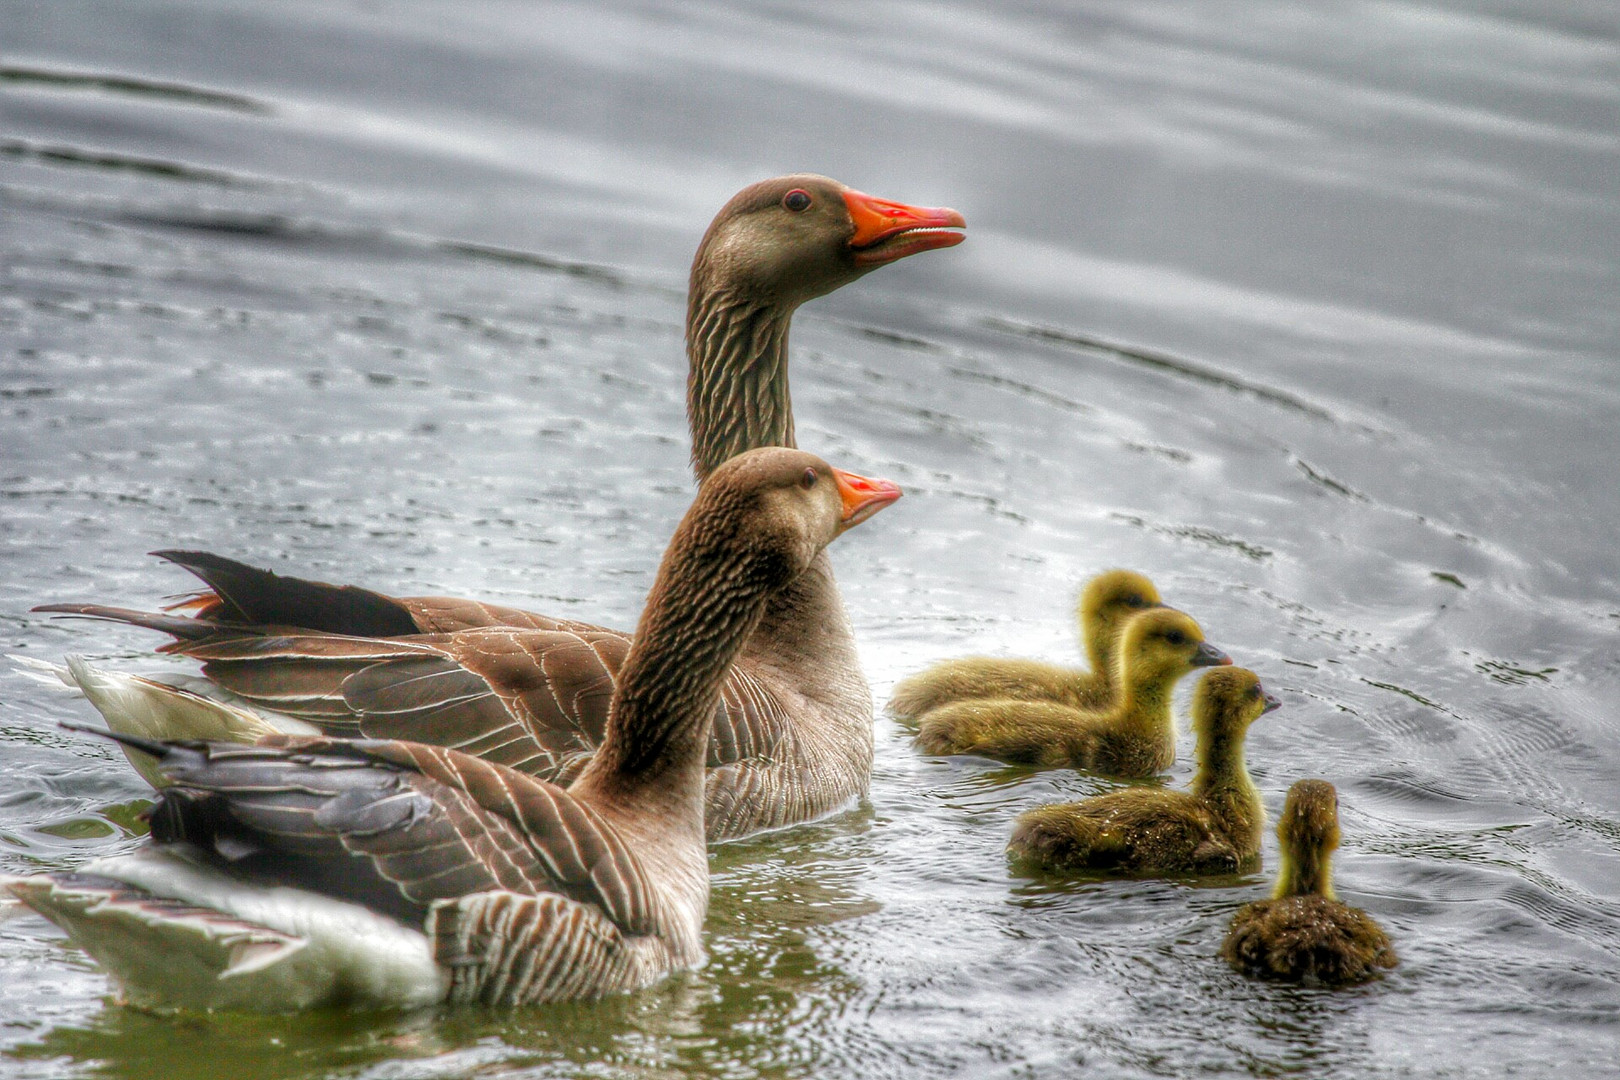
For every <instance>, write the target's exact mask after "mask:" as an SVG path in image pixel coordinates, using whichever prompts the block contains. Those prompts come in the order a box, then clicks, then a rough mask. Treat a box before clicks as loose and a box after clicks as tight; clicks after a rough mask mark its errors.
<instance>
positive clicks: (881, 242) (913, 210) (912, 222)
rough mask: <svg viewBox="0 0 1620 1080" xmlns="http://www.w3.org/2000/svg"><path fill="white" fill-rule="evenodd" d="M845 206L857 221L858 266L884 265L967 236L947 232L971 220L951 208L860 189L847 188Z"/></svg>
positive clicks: (854, 238) (852, 239)
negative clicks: (912, 203) (896, 199)
mask: <svg viewBox="0 0 1620 1080" xmlns="http://www.w3.org/2000/svg"><path fill="white" fill-rule="evenodd" d="M844 205H845V206H847V207H848V208H849V216H850V219H851V220H853V221H854V222H855V235H854V236H851V237H850V238H849V246H850V248H851V250H853V251H854V253H855V265H856V266H882V265H883V264H885V263H892V262H894V261H896V260H897V259H903V258H905V257H906V256H907V255H915V254H917V253H918V252H919V251H932V250H933V249H934V248H943V247H952V246H954V245H956V244H960V243H961V242H962V241H963V240H965V239H967V237H965V236H963V235H962V234H961V233H959V232H946V231H944V230H947V229H965V228H967V219H966V218H964V217H963V216H962V215H961V214H959V213H957V212H956V211H955V210H952V209H950V208H948V207H944V206H907V205H906V204H905V203H899V202H891V201H890V200H888V199H879V198H877V197H875V196H872V195H866V194H863V193H861V192H859V191H845V192H844Z"/></svg>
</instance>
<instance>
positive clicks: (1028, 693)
mask: <svg viewBox="0 0 1620 1080" xmlns="http://www.w3.org/2000/svg"><path fill="white" fill-rule="evenodd" d="M1162 604H1163V601H1161V600H1160V599H1159V590H1158V589H1156V588H1154V587H1153V582H1151V581H1149V580H1148V579H1147V578H1146V577H1144V576H1142V575H1141V574H1138V573H1135V572H1134V571H1131V570H1108V571H1105V572H1104V573H1101V574H1098V575H1097V576H1096V577H1094V578H1092V579H1091V581H1089V582H1087V584H1086V587H1085V588H1084V589H1083V590H1081V593H1080V602H1079V604H1078V605H1076V608H1075V620H1076V621H1077V622H1078V623H1079V625H1080V637H1081V640H1082V641H1084V643H1085V647H1086V656H1087V657H1088V658H1089V659H1090V661H1091V670H1090V671H1079V670H1076V669H1075V668H1069V667H1059V666H1058V665H1056V664H1044V663H1041V662H1040V661H1038V660H1020V659H1010V658H1006V657H995V656H964V657H960V658H958V659H955V660H945V661H943V662H941V663H938V664H935V665H934V666H933V667H931V668H928V669H927V670H926V671H919V672H918V673H917V674H915V675H911V676H908V677H907V678H904V679H902V680H900V682H898V683H897V684H895V688H894V692H893V693H892V694H891V695H890V696H889V705H888V711H889V714H890V715H891V716H893V717H894V718H895V719H897V720H900V721H902V722H911V723H915V722H916V721H917V720H919V719H921V717H922V715H923V714H924V713H926V712H928V711H930V710H931V709H937V708H939V707H940V706H941V705H945V704H949V703H950V702H953V701H963V700H966V699H970V698H1004V699H1008V700H1012V701H1055V702H1057V703H1058V704H1060V705H1068V706H1070V707H1071V708H1075V709H1103V708H1107V707H1108V706H1109V705H1112V704H1113V703H1114V695H1115V686H1114V647H1115V645H1116V644H1117V643H1118V641H1119V635H1120V631H1121V630H1122V629H1123V628H1124V624H1125V620H1126V619H1127V618H1129V617H1130V616H1131V615H1134V614H1135V613H1136V612H1138V611H1143V610H1145V609H1147V608H1155V607H1160V606H1162Z"/></svg>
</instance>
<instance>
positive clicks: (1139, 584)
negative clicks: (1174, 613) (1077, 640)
mask: <svg viewBox="0 0 1620 1080" xmlns="http://www.w3.org/2000/svg"><path fill="white" fill-rule="evenodd" d="M1163 606H1164V601H1162V600H1160V599H1159V590H1158V589H1156V588H1154V587H1153V582H1151V581H1149V580H1148V579H1147V578H1146V577H1143V576H1142V575H1141V574H1138V573H1136V572H1135V571H1134V570H1108V571H1105V572H1103V573H1101V574H1098V575H1097V576H1096V577H1094V578H1092V579H1091V580H1090V581H1089V582H1087V583H1086V587H1085V588H1084V589H1083V590H1081V592H1080V603H1079V605H1078V607H1077V609H1076V611H1075V617H1076V618H1077V619H1078V620H1079V621H1080V630H1081V633H1082V634H1083V635H1084V636H1085V639H1086V648H1087V649H1088V650H1089V651H1090V653H1091V661H1092V665H1093V670H1096V671H1099V672H1100V671H1106V670H1108V668H1109V666H1110V661H1111V659H1112V649H1113V646H1114V643H1115V642H1117V641H1118V640H1119V635H1120V631H1121V630H1122V629H1123V628H1124V625H1125V620H1127V619H1129V618H1130V617H1131V616H1132V615H1135V614H1136V613H1137V612H1139V611H1146V610H1148V609H1149V608H1156V607H1163Z"/></svg>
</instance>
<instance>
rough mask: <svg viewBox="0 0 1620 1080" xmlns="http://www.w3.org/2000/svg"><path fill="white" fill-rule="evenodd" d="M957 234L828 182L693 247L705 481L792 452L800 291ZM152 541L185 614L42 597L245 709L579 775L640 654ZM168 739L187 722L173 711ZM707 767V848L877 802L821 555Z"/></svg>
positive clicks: (554, 775)
mask: <svg viewBox="0 0 1620 1080" xmlns="http://www.w3.org/2000/svg"><path fill="white" fill-rule="evenodd" d="M962 226H963V219H962V215H960V214H958V213H957V212H956V211H954V210H948V209H930V208H924V207H914V206H907V205H905V204H902V203H896V202H890V201H888V200H885V199H878V198H874V197H872V196H869V195H864V194H862V193H860V192H857V191H853V190H851V189H849V188H847V187H845V186H844V185H842V184H840V183H838V182H837V181H835V180H830V179H827V178H826V177H821V176H810V175H798V176H785V177H779V178H777V179H775V180H766V181H763V182H761V183H757V184H754V185H752V186H750V187H747V188H744V189H743V190H742V191H741V192H739V193H738V194H737V195H736V196H735V197H733V198H732V199H731V201H730V202H728V203H727V204H726V206H725V207H724V208H723V209H722V210H721V211H720V213H719V214H718V215H717V216H716V217H715V219H714V222H713V223H712V224H711V225H710V226H709V229H708V231H707V233H706V234H705V235H704V237H703V240H702V242H701V243H700V244H699V246H698V250H697V255H696V256H695V258H694V259H693V262H692V277H691V290H690V293H689V296H688V300H687V352H688V357H689V361H690V374H689V376H688V381H687V418H688V421H689V423H690V426H691V430H692V462H693V466H694V469H695V471H696V473H697V475H698V478H699V479H700V480H701V479H702V478H703V477H704V476H706V475H707V474H708V473H709V472H711V471H712V470H713V469H714V468H715V467H716V466H718V465H719V464H720V463H721V462H722V461H724V460H726V459H727V458H729V457H730V456H732V455H733V454H736V453H739V452H741V451H743V450H747V449H750V448H752V447H757V446H793V445H794V439H793V412H792V408H791V404H790V401H789V396H788V378H787V359H788V354H787V337H788V326H789V322H790V320H791V318H792V315H793V312H794V311H795V309H797V307H798V306H799V305H800V304H802V303H804V302H805V301H807V300H810V299H813V298H815V297H818V296H822V295H825V294H826V293H828V292H831V291H832V290H834V289H837V288H839V287H840V286H842V285H845V284H847V283H849V282H851V281H854V280H855V279H856V278H859V277H861V276H862V275H864V274H866V273H869V272H871V271H872V270H874V269H876V268H878V267H880V266H885V265H887V264H889V263H892V262H895V261H896V260H898V259H902V258H905V257H906V256H908V255H913V254H916V253H918V252H921V251H929V250H932V249H934V248H941V247H949V246H951V245H953V244H957V243H959V242H961V240H962V238H963V234H962V233H961V232H959V231H956V230H957V229H960V228H961V227H962ZM158 554H159V555H161V556H162V557H164V558H167V559H169V560H170V561H172V562H175V563H177V564H179V565H181V566H183V567H185V568H186V569H187V570H190V571H191V572H192V573H194V574H196V575H197V576H198V577H200V578H201V579H202V580H203V581H204V582H205V583H206V584H207V585H208V591H206V592H203V593H201V594H199V596H198V597H197V598H196V599H195V601H194V602H193V603H191V604H190V605H189V610H190V611H191V616H190V617H187V616H181V615H174V614H156V613H148V612H139V611H131V610H127V609H122V608H112V607H106V606H102V605H94V604H50V605H46V606H44V607H41V608H39V609H37V610H40V611H50V612H57V613H65V614H73V615H85V616H91V617H99V618H108V619H115V620H118V621H122V622H128V623H133V624H135V625H138V626H144V627H149V628H151V629H155V630H159V631H162V632H165V633H168V634H171V635H173V636H174V637H175V638H176V639H177V640H176V641H175V642H173V643H171V644H170V645H168V646H166V647H165V649H164V651H167V652H170V653H174V654H178V655H183V656H192V657H194V658H196V659H198V660H200V661H202V662H203V665H204V666H203V671H204V674H205V675H206V676H207V677H208V678H210V679H213V680H215V681H216V682H217V683H218V685H219V686H221V687H223V688H224V689H226V690H228V691H230V692H231V693H232V694H234V695H237V696H238V698H239V701H240V702H241V703H243V704H246V705H249V706H252V707H257V708H261V709H267V710H272V711H273V712H275V713H279V714H282V715H290V716H293V717H296V718H298V719H300V720H302V721H304V722H307V723H312V724H314V725H315V726H316V727H317V728H319V729H321V730H323V731H325V732H327V733H329V734H334V735H346V736H352V735H364V736H368V737H373V738H407V739H412V740H416V741H421V742H430V743H434V744H436V745H443V746H452V747H456V748H458V749H461V750H463V751H466V752H468V753H473V754H476V755H478V756H482V757H485V758H487V759H488V760H491V761H495V762H498V763H500V764H504V765H510V766H512V767H514V768H517V769H520V770H523V771H526V772H530V773H533V774H534V775H537V776H541V777H544V778H548V779H566V778H567V777H568V776H570V775H572V771H573V770H575V769H577V768H579V767H580V766H581V765H582V764H583V761H584V760H585V759H587V758H588V756H589V754H590V752H591V751H592V749H593V748H594V747H595V746H597V745H598V744H599V743H600V741H601V738H602V732H603V724H604V722H605V719H606V709H607V703H608V700H609V698H610V697H611V694H612V690H613V684H614V680H615V679H616V678H617V675H618V672H619V670H620V665H621V664H622V663H623V662H624V658H625V655H626V651H627V650H628V648H629V636H628V635H627V634H625V633H623V632H620V631H616V630H607V629H603V628H601V627H598V626H592V625H590V624H587V623H581V622H575V621H572V620H563V619H552V618H548V617H546V616H543V615H537V614H534V613H532V612H525V611H520V610H518V609H515V608H508V607H499V606H496V605H491V604H483V603H479V602H477V601H471V600H458V599H450V598H445V597H406V598H396V597H391V596H385V595H383V594H381V593H376V592H371V591H370V590H366V589H360V588H357V587H354V586H342V587H339V586H333V585H327V584H323V583H320V582H312V581H305V580H301V579H298V578H292V577H284V576H279V575H276V574H273V573H270V572H268V571H264V570H259V569H255V568H253V567H250V566H246V565H244V564H242V563H238V562H234V561H233V560H230V559H225V558H222V557H220V556H217V555H213V554H209V553H206V552H179V551H169V552H159V553H158ZM474 630H476V631H477V632H472V631H474ZM330 635H343V636H345V637H346V638H349V639H355V638H363V639H367V640H364V641H358V640H340V639H338V638H334V637H332V636H330ZM421 635H432V636H427V637H423V636H421ZM382 639H397V640H382ZM108 720H109V723H110V724H112V726H113V727H114V728H115V729H119V730H123V729H124V728H123V727H122V726H121V724H120V721H119V720H118V719H116V718H115V717H114V716H112V715H109V716H108ZM277 722H278V723H279V721H277ZM131 730H133V731H134V733H141V732H142V731H145V733H148V734H150V733H151V732H152V729H151V727H150V726H148V727H146V728H144V729H131ZM167 734H170V735H174V736H179V737H183V736H185V735H187V734H188V732H187V730H186V729H185V728H184V727H183V726H179V725H178V724H177V725H176V727H175V728H174V729H173V730H170V731H168V732H167ZM708 763H709V767H710V770H711V772H710V778H709V797H708V802H709V818H708V820H709V836H710V838H711V839H713V840H723V839H730V838H735V837H739V836H744V835H747V834H749V833H752V832H755V831H759V830H762V829H770V828H779V827H782V826H785V825H791V824H795V823H797V822H801V821H808V820H811V819H814V818H817V817H820V816H823V815H825V814H827V813H830V812H832V811H834V810H837V809H840V808H841V807H844V806H847V805H849V804H850V803H852V802H853V801H855V800H856V799H858V798H860V797H861V796H863V795H864V794H865V792H866V789H867V785H868V782H869V779H870V775H871V765H872V697H871V691H870V689H869V688H868V686H867V683H866V678H865V676H864V675H863V674H862V672H861V669H860V664H859V660H858V657H857V655H856V650H855V641H854V635H853V632H852V630H851V628H850V625H849V620H848V618H847V616H846V615H845V613H844V607H843V601H842V599H841V598H840V597H839V595H838V588H837V585H836V583H835V582H834V580H833V574H832V567H831V565H830V564H829V563H828V562H827V560H826V559H825V558H818V559H817V560H816V561H815V564H814V565H813V566H812V567H811V570H810V572H808V573H806V574H804V575H802V576H801V577H799V578H798V579H796V580H795V582H794V583H793V584H792V585H791V586H790V587H788V588H786V589H784V590H781V591H780V592H779V593H777V594H776V595H775V596H773V598H772V600H771V602H770V604H769V605H768V606H767V608H766V612H765V615H764V617H763V618H762V620H761V621H760V625H759V627H758V629H757V630H756V631H755V633H754V634H753V635H752V636H751V637H750V638H749V640H748V642H747V643H746V645H745V646H744V647H743V650H742V652H741V654H740V655H739V657H738V660H737V663H736V665H735V666H734V667H733V669H732V674H731V676H730V677H729V678H728V680H727V682H726V684H725V687H724V689H723V691H722V694H721V706H720V712H719V713H718V714H717V716H716V718H715V724H714V729H713V736H712V740H711V744H710V747H709V754H708Z"/></svg>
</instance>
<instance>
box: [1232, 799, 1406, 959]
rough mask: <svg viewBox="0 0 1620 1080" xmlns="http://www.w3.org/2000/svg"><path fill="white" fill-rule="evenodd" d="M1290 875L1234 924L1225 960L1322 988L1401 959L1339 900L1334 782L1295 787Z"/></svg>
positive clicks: (1287, 859) (1377, 929)
mask: <svg viewBox="0 0 1620 1080" xmlns="http://www.w3.org/2000/svg"><path fill="white" fill-rule="evenodd" d="M1277 839H1278V840H1279V841H1281V842H1282V869H1281V870H1280V871H1279V872H1278V874H1277V887H1276V889H1275V890H1274V891H1273V892H1272V894H1271V899H1270V900H1260V901H1256V902H1255V903H1252V904H1247V905H1245V906H1244V907H1243V909H1242V910H1241V911H1239V912H1238V913H1237V915H1236V916H1234V917H1233V919H1232V929H1231V930H1229V931H1228V932H1227V934H1226V943H1225V944H1224V945H1222V946H1221V955H1222V956H1224V957H1225V958H1226V959H1227V960H1228V961H1229V962H1230V963H1231V964H1232V966H1233V967H1235V968H1237V969H1238V970H1239V971H1242V972H1244V973H1245V974H1249V975H1259V976H1264V977H1268V978H1275V979H1287V980H1291V981H1293V982H1300V983H1304V984H1306V985H1314V986H1342V985H1344V984H1346V983H1355V982H1361V981H1363V980H1365V979H1369V978H1371V977H1372V976H1374V975H1376V974H1378V969H1380V968H1392V967H1394V966H1395V965H1396V964H1397V963H1398V962H1399V961H1398V959H1397V958H1396V956H1395V949H1394V947H1393V946H1391V945H1390V943H1389V936H1388V935H1387V934H1385V933H1384V929H1383V927H1381V926H1379V925H1378V923H1377V922H1375V921H1374V920H1373V918H1372V916H1371V915H1368V914H1367V913H1366V912H1365V911H1362V910H1361V909H1360V908H1353V907H1350V906H1349V905H1348V904H1344V903H1341V902H1340V901H1339V899H1338V898H1337V897H1336V896H1334V895H1333V862H1332V860H1333V849H1334V848H1336V847H1338V846H1339V795H1338V792H1336V791H1335V790H1334V789H1333V785H1332V784H1330V783H1328V782H1327V781H1326V780H1301V781H1299V782H1298V783H1296V784H1295V785H1294V786H1293V787H1292V788H1289V789H1288V801H1287V802H1286V803H1285V804H1284V806H1283V812H1282V819H1281V820H1280V821H1278V822H1277Z"/></svg>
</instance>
